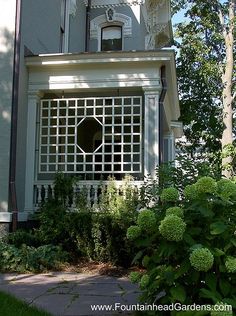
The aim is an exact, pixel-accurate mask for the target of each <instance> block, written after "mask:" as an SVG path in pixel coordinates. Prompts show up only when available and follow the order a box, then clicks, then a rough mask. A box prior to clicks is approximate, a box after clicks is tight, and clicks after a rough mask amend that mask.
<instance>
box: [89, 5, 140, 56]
mask: <svg viewBox="0 0 236 316" xmlns="http://www.w3.org/2000/svg"><path fill="white" fill-rule="evenodd" d="M105 12H106V8H93V9H91V20H92V19H94V18H96V17H97V16H99V15H103V14H105ZM115 12H116V13H121V14H124V15H127V16H129V17H131V19H132V36H131V37H125V38H124V50H125V51H129V50H144V49H145V35H146V29H145V24H144V20H143V16H142V13H141V10H140V6H138V5H134V6H120V7H115ZM98 50H100V49H98V41H97V40H96V39H92V40H90V51H91V52H95V51H98Z"/></svg>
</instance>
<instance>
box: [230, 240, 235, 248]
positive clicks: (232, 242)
mask: <svg viewBox="0 0 236 316" xmlns="http://www.w3.org/2000/svg"><path fill="white" fill-rule="evenodd" d="M230 242H231V244H233V245H234V247H236V240H235V239H230Z"/></svg>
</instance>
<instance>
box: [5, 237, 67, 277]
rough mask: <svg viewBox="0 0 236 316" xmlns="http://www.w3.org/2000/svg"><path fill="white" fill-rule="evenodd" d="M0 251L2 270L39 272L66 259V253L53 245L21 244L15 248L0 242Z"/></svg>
mask: <svg viewBox="0 0 236 316" xmlns="http://www.w3.org/2000/svg"><path fill="white" fill-rule="evenodd" d="M0 253H1V257H0V270H1V271H3V272H5V271H14V272H15V271H17V272H21V273H22V272H26V271H30V272H41V271H45V270H47V269H57V268H58V267H59V265H60V263H62V262H65V261H66V259H67V253H66V252H64V251H62V249H61V247H59V246H53V245H44V246H40V247H38V248H35V247H30V246H26V245H24V244H23V245H22V246H21V247H20V248H17V247H15V246H13V245H10V244H7V243H4V242H1V243H0Z"/></svg>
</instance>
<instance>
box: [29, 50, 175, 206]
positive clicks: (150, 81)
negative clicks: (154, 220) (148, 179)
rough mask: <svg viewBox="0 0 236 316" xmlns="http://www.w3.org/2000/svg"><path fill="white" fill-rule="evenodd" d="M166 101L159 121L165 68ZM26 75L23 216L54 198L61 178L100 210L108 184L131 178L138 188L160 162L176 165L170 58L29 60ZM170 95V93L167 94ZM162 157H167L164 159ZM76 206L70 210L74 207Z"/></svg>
mask: <svg viewBox="0 0 236 316" xmlns="http://www.w3.org/2000/svg"><path fill="white" fill-rule="evenodd" d="M163 64H164V65H166V66H167V83H168V87H169V90H170V91H171V92H170V93H167V97H166V98H165V102H164V104H163V111H162V114H161V117H160V113H161V112H160V104H159V102H160V95H161V91H162V83H161V78H160V67H161V65H163ZM26 65H27V67H28V70H29V86H28V105H27V109H28V116H27V123H26V126H27V142H26V167H25V198H24V200H25V201H24V205H25V207H24V211H26V212H32V211H34V210H36V209H38V208H39V206H40V205H41V204H42V203H43V202H44V201H46V200H47V199H48V198H50V197H53V196H54V187H53V179H54V176H55V173H56V172H62V173H64V174H68V175H70V176H76V177H78V178H79V179H80V180H79V181H78V183H76V184H75V185H74V188H73V190H74V193H75V194H74V196H76V193H78V192H81V191H82V190H83V191H86V202H87V205H88V206H93V207H95V206H96V204H97V203H98V199H99V192H100V191H101V187H102V186H104V185H105V186H106V185H107V179H108V177H109V176H112V177H115V178H116V180H117V182H116V183H117V190H119V189H120V187H121V186H122V181H121V180H122V178H124V176H125V175H127V174H129V175H131V176H132V177H133V178H134V179H135V180H134V181H133V186H134V187H135V188H137V190H138V189H139V188H140V187H141V185H142V182H143V179H144V177H145V176H146V175H148V174H151V175H153V176H154V175H155V168H156V166H157V165H158V163H159V159H160V143H159V139H160V122H161V125H162V131H161V132H162V137H163V138H162V141H163V144H164V157H165V159H166V160H173V159H174V138H175V137H176V136H177V135H178V133H179V132H178V130H179V126H178V124H177V125H176V126H174V125H172V122H173V121H176V120H177V118H178V115H179V112H178V103H177V93H176V90H175V86H174V85H175V83H176V82H175V81H174V78H175V74H174V72H175V64H174V59H173V52H170V51H164V50H163V51H157V52H126V53H124V52H123V53H119V52H115V53H110V52H109V53H89V54H77V55H73V54H68V55H65V54H63V55H57V56H56V55H51V56H50V55H45V56H32V57H27V58H26ZM169 90H168V91H169ZM162 154H163V153H162ZM75 202H76V201H75V200H72V201H70V207H75V205H76V203H75Z"/></svg>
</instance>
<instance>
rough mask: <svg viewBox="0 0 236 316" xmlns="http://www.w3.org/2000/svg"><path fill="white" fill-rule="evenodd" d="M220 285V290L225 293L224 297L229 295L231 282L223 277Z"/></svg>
mask: <svg viewBox="0 0 236 316" xmlns="http://www.w3.org/2000/svg"><path fill="white" fill-rule="evenodd" d="M219 285H220V290H221V292H222V294H223V295H224V297H225V296H227V295H228V294H229V293H230V290H231V285H230V283H229V282H228V281H226V280H224V279H222V280H220V282H219Z"/></svg>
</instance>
